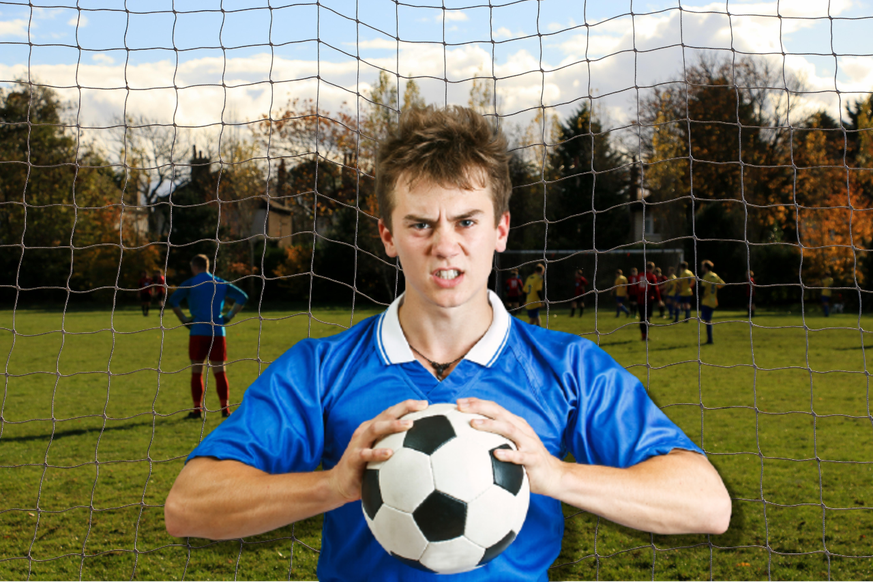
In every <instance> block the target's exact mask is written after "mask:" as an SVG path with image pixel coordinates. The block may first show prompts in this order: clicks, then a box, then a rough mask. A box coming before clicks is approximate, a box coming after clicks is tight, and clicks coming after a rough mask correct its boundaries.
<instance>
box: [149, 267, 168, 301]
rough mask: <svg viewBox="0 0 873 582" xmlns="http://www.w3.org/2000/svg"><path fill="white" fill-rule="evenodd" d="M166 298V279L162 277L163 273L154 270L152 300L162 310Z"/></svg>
mask: <svg viewBox="0 0 873 582" xmlns="http://www.w3.org/2000/svg"><path fill="white" fill-rule="evenodd" d="M166 298H167V278H166V277H164V273H163V271H161V270H160V269H155V272H154V274H152V299H154V300H155V303H157V305H158V307H159V308H161V309H163V307H164V300H165V299H166Z"/></svg>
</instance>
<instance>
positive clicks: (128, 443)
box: [0, 305, 873, 580]
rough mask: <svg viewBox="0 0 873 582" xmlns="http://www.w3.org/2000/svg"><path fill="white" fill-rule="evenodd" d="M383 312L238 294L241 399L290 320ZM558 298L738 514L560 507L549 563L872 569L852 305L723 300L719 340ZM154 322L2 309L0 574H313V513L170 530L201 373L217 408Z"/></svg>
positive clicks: (675, 572) (782, 574) (213, 416)
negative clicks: (251, 533) (671, 526)
mask: <svg viewBox="0 0 873 582" xmlns="http://www.w3.org/2000/svg"><path fill="white" fill-rule="evenodd" d="M610 306H611V305H610ZM376 312H377V311H376V310H373V309H369V310H368V309H364V310H356V311H355V316H354V320H352V318H351V314H350V311H349V310H346V309H316V310H315V311H314V313H313V314H312V317H310V316H309V314H307V313H306V312H302V313H300V312H293V311H279V310H276V311H265V312H262V313H260V317H259V316H258V314H257V313H254V312H253V311H252V310H247V311H244V312H243V313H242V314H241V316H240V317H239V318H238V320H237V322H236V325H234V326H233V328H232V329H231V331H230V332H229V348H230V357H231V358H232V362H233V363H232V364H230V366H229V378H230V382H231V398H232V400H233V401H235V402H238V401H239V399H240V397H241V396H242V393H243V391H244V388H245V387H246V386H248V384H249V383H251V381H252V380H254V379H255V378H256V377H257V375H258V373H259V371H260V370H262V369H263V368H264V367H265V366H266V365H267V364H268V363H269V362H270V361H272V360H273V359H275V358H276V357H277V356H278V355H279V354H281V353H282V352H283V351H284V350H285V349H287V348H288V347H289V346H291V345H292V344H294V343H295V342H296V341H298V340H299V339H301V338H303V337H306V336H307V335H312V336H315V337H323V336H326V335H331V334H333V333H336V332H337V331H339V330H340V329H342V327H340V326H348V325H350V324H351V323H353V322H357V321H360V320H361V319H363V318H364V317H367V316H369V315H372V314H374V313H376ZM552 316H553V317H552V318H551V319H550V326H551V327H552V328H554V329H560V330H563V331H569V332H572V333H576V334H583V335H585V337H589V338H590V339H592V340H594V341H597V342H598V343H599V344H600V345H601V346H602V347H603V348H604V349H606V350H607V351H608V352H609V353H610V354H612V355H613V356H614V357H615V358H616V359H617V360H618V361H619V362H621V363H622V364H623V365H624V366H626V367H628V368H629V369H630V370H631V372H633V373H634V374H636V375H637V376H638V377H639V378H640V379H641V380H642V381H643V383H644V384H645V385H646V387H647V388H648V389H649V392H650V394H651V395H652V397H653V398H654V400H655V401H656V402H657V403H658V404H659V405H660V406H662V407H664V409H665V411H666V412H667V414H668V416H670V418H672V419H673V420H674V421H675V422H676V423H677V424H679V426H681V427H682V428H683V429H684V430H685V431H686V432H687V434H688V435H689V436H690V437H691V438H692V439H693V440H694V441H695V442H697V443H698V444H700V445H702V446H703V447H704V448H705V449H706V451H707V452H708V453H709V454H710V459H711V460H712V462H713V463H714V464H715V465H716V467H717V468H718V470H719V471H720V473H721V475H722V476H723V478H724V480H725V482H726V484H727V486H728V488H729V490H730V491H731V494H732V496H733V497H734V514H733V518H732V522H731V527H730V529H729V530H728V532H727V533H726V534H724V535H721V536H712V537H708V536H651V535H649V534H645V533H641V532H636V531H634V530H630V529H627V528H623V527H620V526H616V525H613V524H611V523H608V522H605V521H602V520H598V519H597V518H596V517H593V516H592V515H590V514H587V513H582V512H578V511H577V510H575V509H573V508H567V509H566V515H567V525H566V535H565V539H564V547H563V551H562V553H561V556H560V557H559V558H558V560H557V561H556V567H555V568H554V569H553V570H552V571H551V574H550V575H551V577H552V578H553V579H560V580H572V579H593V578H595V577H599V578H601V579H651V578H652V576H653V564H654V577H655V578H657V579H700V578H709V577H710V576H712V577H714V578H716V579H742V580H745V579H762V578H767V577H768V576H769V577H772V578H774V579H822V578H826V577H828V576H830V577H831V578H834V579H870V578H871V577H873V560H871V559H870V557H865V556H869V555H870V554H873V551H871V550H870V542H871V540H873V418H871V416H870V411H869V405H868V390H869V376H868V372H869V371H871V370H873V355H871V352H873V341H871V336H870V333H871V332H866V342H867V347H866V349H862V344H863V341H864V337H865V333H864V332H862V331H861V330H860V329H859V320H858V317H857V315H836V316H832V317H831V318H830V319H824V318H823V317H820V316H819V314H818V310H817V309H815V308H813V310H812V314H809V313H808V314H807V317H806V318H805V320H804V319H802V318H801V317H800V316H799V315H798V314H796V313H795V314H789V313H779V314H768V313H766V312H759V315H758V316H757V317H756V318H755V320H754V323H755V326H750V324H749V322H748V320H746V319H745V318H744V317H743V316H742V314H740V313H736V312H730V311H726V312H717V317H716V327H715V339H716V345H715V346H699V345H698V337H699V335H700V336H701V337H704V338H705V331H704V330H703V328H700V329H698V326H697V323H696V322H692V323H689V324H681V323H680V324H676V325H669V326H664V327H656V328H654V329H653V330H652V331H651V333H650V337H651V341H650V343H649V344H644V343H642V342H640V340H639V330H638V327H637V325H635V324H633V323H630V322H629V320H627V319H624V318H621V319H615V318H614V317H613V314H612V312H611V310H607V311H604V312H601V315H600V318H599V319H597V320H596V321H595V317H594V313H593V310H592V309H591V308H590V307H589V310H588V311H587V312H586V315H585V316H584V317H583V318H581V319H580V318H574V319H572V320H571V319H569V318H568V317H567V310H566V309H560V310H557V311H555V310H553V311H552ZM164 321H165V324H166V325H167V326H169V328H168V329H164V330H162V329H161V328H160V327H159V321H158V318H157V316H156V313H155V312H153V315H152V316H151V317H149V318H148V319H146V318H143V317H142V316H141V315H140V314H139V311H138V310H137V309H136V308H125V309H121V310H116V311H115V312H114V313H111V312H109V311H96V310H77V309H69V310H67V312H66V314H64V313H63V311H62V309H56V310H54V309H52V310H33V309H28V310H18V311H16V312H15V313H13V312H12V311H11V310H5V311H0V356H2V358H3V360H4V362H5V363H4V366H5V371H6V376H5V386H4V391H3V409H2V421H0V431H2V432H0V579H24V578H28V577H30V578H31V579H71V578H72V579H75V578H80V577H81V578H85V579H97V578H99V579H103V578H111V579H128V578H136V579H171V580H172V579H181V578H187V579H232V578H237V579H275V578H281V579H287V578H289V577H290V578H291V579H303V580H306V579H314V578H315V564H316V561H317V558H318V555H317V552H316V551H314V550H313V549H310V548H316V549H317V548H318V547H319V546H320V539H319V534H320V527H321V520H320V518H314V519H311V520H307V521H305V522H301V523H299V524H296V525H294V526H289V527H286V528H283V529H280V530H277V531H275V532H271V533H269V534H265V535H262V536H258V537H257V538H249V539H245V540H242V541H232V542H219V543H215V542H210V541H207V540H198V539H190V540H180V539H175V538H172V537H170V536H168V535H167V533H166V531H165V530H164V522H163V507H162V504H163V502H164V499H165V498H166V495H167V491H168V490H169V488H170V486H171V485H172V483H173V480H174V479H175V476H176V475H177V474H178V472H179V470H180V469H181V467H182V464H183V461H184V458H185V456H186V455H187V454H188V452H190V450H191V449H192V448H193V447H194V446H195V445H196V444H197V443H198V442H199V441H200V440H201V439H202V438H203V437H204V436H205V435H206V434H208V432H209V431H211V430H212V429H213V428H215V427H216V426H217V425H218V424H219V423H220V422H221V418H220V415H219V414H218V412H217V411H216V409H217V408H218V402H217V399H216V396H215V391H214V389H213V388H212V385H211V384H212V379H211V378H210V386H209V387H208V389H207V406H208V407H210V408H211V409H212V410H213V412H211V413H209V414H207V415H206V418H205V421H204V422H203V423H197V422H190V421H185V420H183V416H184V415H185V414H186V413H187V408H188V407H189V406H190V395H189V388H188V386H189V382H188V378H189V371H188V368H187V367H188V361H187V351H186V349H187V341H186V333H187V332H186V330H185V329H182V328H177V327H176V321H175V318H174V317H173V316H172V314H169V316H168V317H165V320H164ZM657 322H659V323H661V322H663V320H660V319H659V320H657ZM804 323H805V326H804ZM860 323H861V324H862V327H863V328H866V329H868V330H871V329H873V321H871V320H870V319H869V318H867V319H865V320H862V321H861V322H860ZM13 330H14V332H13ZM698 334H699V335H698ZM865 357H866V361H865ZM307 546H308V547H307Z"/></svg>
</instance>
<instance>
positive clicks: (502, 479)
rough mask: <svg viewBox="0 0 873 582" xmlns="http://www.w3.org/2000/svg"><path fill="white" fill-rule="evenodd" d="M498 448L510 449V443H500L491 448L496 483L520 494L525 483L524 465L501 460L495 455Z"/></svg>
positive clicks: (513, 492)
mask: <svg viewBox="0 0 873 582" xmlns="http://www.w3.org/2000/svg"><path fill="white" fill-rule="evenodd" d="M497 449H509V450H512V447H510V446H509V445H500V446H499V447H495V448H493V449H491V467H492V468H493V469H494V484H495V485H498V486H500V487H503V488H504V489H506V490H507V491H509V492H510V493H512V494H513V495H518V492H519V491H520V490H521V485H522V483H524V467H522V466H521V465H516V464H515V463H507V462H505V461H500V460H498V459H497V457H495V456H494V451H496V450H497Z"/></svg>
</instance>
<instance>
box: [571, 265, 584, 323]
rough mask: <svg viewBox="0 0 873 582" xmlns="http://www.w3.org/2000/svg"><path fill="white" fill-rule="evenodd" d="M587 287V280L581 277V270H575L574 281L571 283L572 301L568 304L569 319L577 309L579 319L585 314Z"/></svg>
mask: <svg viewBox="0 0 873 582" xmlns="http://www.w3.org/2000/svg"><path fill="white" fill-rule="evenodd" d="M587 287H588V279H586V278H585V277H584V276H583V275H582V269H576V280H575V281H574V282H573V301H572V302H571V303H570V317H573V313H574V312H575V311H576V307H579V317H582V314H583V313H585V297H583V295H584V294H585V289H586V288H587Z"/></svg>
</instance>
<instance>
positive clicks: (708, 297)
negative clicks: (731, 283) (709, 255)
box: [700, 261, 725, 344]
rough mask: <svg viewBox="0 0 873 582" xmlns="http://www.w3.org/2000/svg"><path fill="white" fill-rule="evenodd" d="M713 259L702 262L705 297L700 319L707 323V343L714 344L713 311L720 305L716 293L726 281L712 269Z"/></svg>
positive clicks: (702, 301)
mask: <svg viewBox="0 0 873 582" xmlns="http://www.w3.org/2000/svg"><path fill="white" fill-rule="evenodd" d="M712 267H713V265H712V261H703V262H702V263H700V270H701V271H703V283H702V284H701V285H702V286H703V299H702V300H701V302H700V304H701V306H700V319H702V320H703V322H704V323H705V324H706V343H707V344H712V312H713V311H715V308H716V307H718V299H717V298H716V293H717V292H718V290H719V289H721V288H722V287H724V285H725V282H724V281H722V280H721V277H719V276H718V275H716V274H715V273H714V272H713V271H712Z"/></svg>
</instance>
